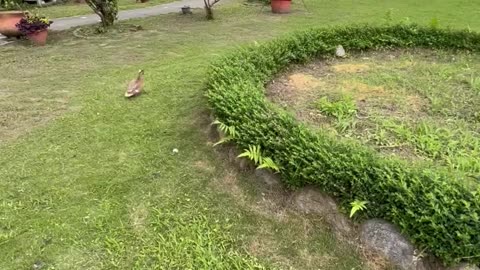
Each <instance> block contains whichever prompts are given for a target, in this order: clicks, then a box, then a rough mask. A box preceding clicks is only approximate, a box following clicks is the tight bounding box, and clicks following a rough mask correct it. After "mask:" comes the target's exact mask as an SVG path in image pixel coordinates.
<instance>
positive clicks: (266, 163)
mask: <svg viewBox="0 0 480 270" xmlns="http://www.w3.org/2000/svg"><path fill="white" fill-rule="evenodd" d="M238 157H239V158H241V157H245V158H248V159H250V160H252V161H253V162H254V163H255V165H257V169H270V170H273V171H275V172H279V171H280V168H279V167H278V165H277V164H276V163H275V162H274V161H273V159H271V158H269V157H263V156H262V151H261V149H260V146H257V145H250V146H248V149H245V151H244V152H243V153H241V154H240V155H238Z"/></svg>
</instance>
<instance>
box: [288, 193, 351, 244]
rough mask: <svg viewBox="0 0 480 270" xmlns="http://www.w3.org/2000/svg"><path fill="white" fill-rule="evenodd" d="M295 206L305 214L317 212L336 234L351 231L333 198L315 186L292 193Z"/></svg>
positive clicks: (344, 234)
mask: <svg viewBox="0 0 480 270" xmlns="http://www.w3.org/2000/svg"><path fill="white" fill-rule="evenodd" d="M293 203H294V206H295V208H297V209H298V210H300V211H301V212H303V213H305V214H317V215H319V216H321V217H322V218H323V220H324V221H325V222H326V223H328V224H329V225H330V226H332V227H333V231H334V233H335V234H336V235H337V236H349V235H351V234H352V233H353V225H352V223H351V221H350V220H349V219H348V218H347V217H346V216H345V215H344V214H342V213H341V212H340V210H339V207H338V205H337V203H336V202H335V200H333V199H332V198H331V197H330V196H328V195H325V194H323V193H322V192H320V191H318V190H316V189H315V188H303V189H300V190H298V191H297V192H295V193H294V194H293Z"/></svg>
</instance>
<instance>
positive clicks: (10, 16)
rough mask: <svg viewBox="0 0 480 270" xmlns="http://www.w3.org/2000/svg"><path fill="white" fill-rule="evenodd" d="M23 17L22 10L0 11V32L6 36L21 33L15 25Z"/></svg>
mask: <svg viewBox="0 0 480 270" xmlns="http://www.w3.org/2000/svg"><path fill="white" fill-rule="evenodd" d="M23 17H25V15H24V14H23V12H22V11H1V12H0V34H2V35H4V36H7V37H18V36H21V35H22V33H20V31H18V29H17V27H16V26H15V25H16V24H17V23H19V22H20V20H21V19H22V18H23Z"/></svg>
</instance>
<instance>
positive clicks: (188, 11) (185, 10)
mask: <svg viewBox="0 0 480 270" xmlns="http://www.w3.org/2000/svg"><path fill="white" fill-rule="evenodd" d="M182 14H183V15H186V14H192V9H191V8H190V7H189V6H184V7H182Z"/></svg>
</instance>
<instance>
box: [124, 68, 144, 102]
mask: <svg viewBox="0 0 480 270" xmlns="http://www.w3.org/2000/svg"><path fill="white" fill-rule="evenodd" d="M144 73H145V72H144V71H143V69H140V70H139V71H138V75H137V78H136V79H133V80H131V81H130V83H129V84H128V88H127V92H125V97H127V98H131V97H136V96H138V95H140V94H141V93H142V91H143V84H144V80H145V79H144V78H143V75H144Z"/></svg>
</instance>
